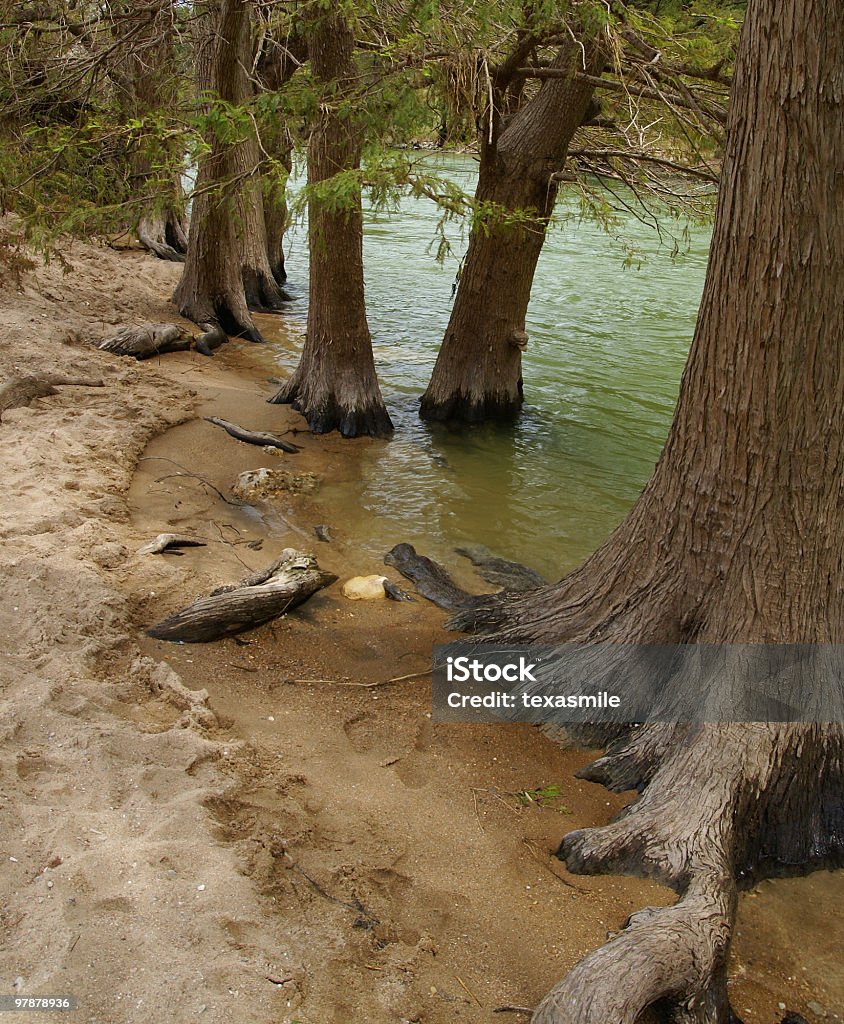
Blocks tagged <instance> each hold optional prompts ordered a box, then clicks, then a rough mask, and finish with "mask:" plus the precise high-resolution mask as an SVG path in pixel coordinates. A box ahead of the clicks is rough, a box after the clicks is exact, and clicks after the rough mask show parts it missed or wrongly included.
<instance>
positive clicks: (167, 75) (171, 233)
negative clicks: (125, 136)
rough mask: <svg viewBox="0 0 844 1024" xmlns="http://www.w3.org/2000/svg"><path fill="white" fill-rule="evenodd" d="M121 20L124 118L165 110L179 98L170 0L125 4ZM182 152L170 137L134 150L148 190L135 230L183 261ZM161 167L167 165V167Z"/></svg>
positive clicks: (136, 182) (164, 255) (119, 81)
mask: <svg viewBox="0 0 844 1024" xmlns="http://www.w3.org/2000/svg"><path fill="white" fill-rule="evenodd" d="M118 6H119V8H120V18H119V21H118V23H117V24H118V25H119V29H117V28H116V29H115V31H116V32H117V31H120V32H122V33H125V34H126V35H127V37H128V40H129V41H128V42H127V43H125V44H124V45H126V48H127V51H128V52H127V56H126V58H125V59H124V60H123V61H121V62H120V66H119V67H117V68H115V70H114V72H113V73H112V77H113V79H114V82H115V85H116V86H117V94H118V97H119V98H120V102H121V106H122V107H123V110H124V115H125V117H126V118H130V117H131V118H145V117H150V116H153V117H154V116H156V115H159V114H161V113H162V112H163V111H166V110H167V109H168V107H170V106H171V105H172V104H173V103H174V102H175V99H176V88H177V80H178V79H177V74H176V69H175V62H176V58H175V54H174V50H173V16H174V10H173V3H172V0H155V3H153V4H152V5H148V6H147V5H145V6H144V7H143V8H142V9H137V8H136V7H135V6H133V5H129V4H122V5H118ZM180 165H181V153H180V152H179V150H178V148H174V144H173V143H172V142H169V141H161V140H157V139H152V138H149V137H145V138H143V139H142V140H140V141H139V142H138V143H137V145H136V146H135V148H134V150H133V152H132V154H131V166H132V182H133V187H134V190H135V192H136V193H146V194H147V195H148V197H149V198H148V202H147V206H146V207H145V208H144V210H143V211H142V213H141V215H140V217H139V219H138V223H137V225H136V230H137V234H138V239H139V241H140V243H141V245H143V246H144V248H146V249H148V250H149V251H150V252H151V253H153V255H155V256H157V257H158V258H159V259H162V260H171V261H173V262H182V261H183V260H184V258H185V252H186V251H187V247H188V239H187V213H186V210H185V197H184V192H183V190H182V185H181V175H180V172H181V166H180ZM161 168H165V169H164V170H163V171H162V169H161Z"/></svg>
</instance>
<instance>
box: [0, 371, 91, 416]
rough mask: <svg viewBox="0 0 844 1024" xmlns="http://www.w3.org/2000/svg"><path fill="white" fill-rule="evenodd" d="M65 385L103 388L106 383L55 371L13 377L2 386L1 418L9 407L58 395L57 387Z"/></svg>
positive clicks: (13, 407)
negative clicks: (34, 375)
mask: <svg viewBox="0 0 844 1024" xmlns="http://www.w3.org/2000/svg"><path fill="white" fill-rule="evenodd" d="M64 386H73V387H85V388H101V387H103V386H104V385H103V382H102V381H101V380H88V379H84V378H77V377H62V376H61V375H59V374H54V373H50V374H46V375H45V376H42V377H13V378H12V379H11V380H9V381H7V382H6V383H5V384H3V385H2V386H0V420H2V419H3V413H4V412H6V411H7V410H8V409H16V408H19V407H21V406H25V405H29V403H30V402H32V401H33V400H34V399H36V398H46V397H47V396H48V395H57V394H58V391H57V390H56V388H57V387H64Z"/></svg>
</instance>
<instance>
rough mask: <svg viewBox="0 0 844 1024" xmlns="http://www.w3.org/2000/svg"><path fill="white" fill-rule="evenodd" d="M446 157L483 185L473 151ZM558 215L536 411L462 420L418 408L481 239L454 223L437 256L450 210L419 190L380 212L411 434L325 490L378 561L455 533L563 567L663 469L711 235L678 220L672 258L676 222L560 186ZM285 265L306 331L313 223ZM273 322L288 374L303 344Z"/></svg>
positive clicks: (383, 329) (534, 353)
mask: <svg viewBox="0 0 844 1024" xmlns="http://www.w3.org/2000/svg"><path fill="white" fill-rule="evenodd" d="M432 162H434V160H433V158H432ZM436 163H437V165H438V166H439V167H441V168H442V169H443V170H444V171H445V173H447V174H448V175H449V176H450V177H451V178H453V179H454V180H456V181H459V182H460V183H461V184H462V185H463V187H464V188H466V189H470V190H471V189H472V188H473V187H474V177H475V166H476V165H475V162H474V160H473V159H472V158H471V157H460V156H448V157H443V158H438V159H437V160H436ZM558 213H559V215H560V218H561V219H562V220H563V223H562V224H561V226H559V227H555V228H554V229H553V230H552V231H551V232H550V234H549V237H548V240H547V242H546V244H545V248H544V250H543V253H542V257H541V259H540V261H539V266H538V269H537V274H536V281H535V284H534V289H533V297H532V300H531V305H530V309H529V313H528V324H527V330H528V333H529V335H530V346H529V348H528V351H527V352H526V354H525V357H524V380H525V398H526V404H525V407H524V412H523V415H522V417H521V419H520V421H519V422H518V423H517V424H516V425H515V426H511V427H504V428H502V427H485V426H482V427H473V428H470V429H465V430H462V431H460V432H453V431H450V430H449V429H448V428H446V427H444V426H442V425H433V426H428V425H426V424H423V423H422V422H421V421H420V420H419V417H418V415H417V408H418V399H419V396H420V395H421V393H422V392H423V391H424V389H425V386H426V384H427V381H428V378H429V376H430V373H431V369H432V367H433V365H434V360H435V358H436V354H437V348H438V346H439V344H440V341H441V340H442V336H443V333H444V331H445V327H446V324H447V322H448V316H449V311H450V306H451V301H452V288H453V284H454V280H455V273H456V270H457V267H458V259H457V256H459V255H460V254H462V252H463V251H464V250H465V242H466V239H465V237H463V234H462V232H461V229H460V227H459V226H457V225H449V226H448V227H447V233H448V235H449V238H450V241H451V242H452V245H453V247H454V250H455V253H456V254H457V256H455V257H453V258H450V259H449V260H447V261H446V263H445V264H444V265H440V264H438V263H437V262H436V260H435V259H434V257H433V254H432V252H433V249H434V248H435V242H434V239H435V234H436V224H437V221H438V219H439V215H438V212H437V210H436V208H435V206H434V204H433V203H432V202H430V201H429V200H427V199H407V200H404V201H403V202H402V207H401V211H400V214H386V213H374V212H372V211H371V210H368V211H367V215H366V231H365V241H364V248H365V265H366V293H367V308H368V315H369V323H370V328H371V331H372V336H373V344H374V349H375V359H376V364H377V369H378V374H379V378H380V380H381V385H382V389H383V392H384V396H385V400H386V402H387V405H388V407H389V409H390V413H391V415H392V417H393V421H394V423H395V426H396V432H395V436H394V437H393V438H392V440H390V441H384V442H374V443H372V444H370V445H367V446H365V447H364V448H362V450H361V452H360V461H359V464H358V468H359V476H358V479H357V480H351V481H350V480H348V479H346V480H343V481H342V482H338V483H337V484H336V485H332V483H331V481H328V482H327V483H326V493H324V497H326V498H329V499H333V500H336V501H337V502H340V503H342V507H343V508H344V509H345V510H347V515H348V517H349V522H348V523H347V526H349V527H352V530H351V532H352V533H355V534H358V537H359V539H360V542H361V543H362V544H363V545H364V547H368V548H369V549H370V550H371V551H372V554H373V555H377V556H378V559H379V561H380V557H381V555H383V552H384V550H386V549H385V547H384V544H385V543H386V544H387V547H390V546H392V544H393V543H396V542H397V541H400V540H404V541H410V542H412V543H415V544H417V546H419V547H420V548H421V549H423V550H425V551H428V552H429V553H434V554H437V555H439V556H441V557H445V556H446V555H447V554H448V553H449V552H450V549H451V548H452V547H453V546H454V545H455V544H457V543H459V542H462V541H474V542H479V543H483V544H486V545H487V546H489V547H490V548H492V549H493V550H495V551H496V552H497V553H500V554H502V555H505V556H507V557H510V558H514V559H516V560H517V561H521V562H524V563H526V564H529V565H532V566H533V567H535V568H536V569H538V570H539V571H540V572H543V573H545V574H547V575H548V576H549V577H553V576H557V575H559V574H560V573H562V572H563V571H565V570H567V569H569V568H571V567H572V566H574V565H576V564H577V563H578V562H579V561H581V560H582V558H583V557H584V556H585V555H587V554H588V553H589V552H590V551H592V550H593V549H594V548H595V547H597V546H598V545H599V544H600V543H601V541H602V540H603V539H604V538H605V537H606V536H607V535H608V534H609V533H610V531H611V530H612V529H613V528H614V527H615V526H616V525H617V524H618V523H619V522H620V521H621V519H622V518H623V517H624V515H625V513H626V512H627V510H628V509H629V508H630V506H631V505H632V503H633V502H634V500H635V499H636V496H637V495H638V494H639V492H640V490H641V488H642V486H643V484H644V483H645V481H646V480H647V479H648V477H649V475H650V473H651V470H652V469H653V465H654V462H655V460H656V458H657V456H658V455H659V452H660V448H661V446H662V444H663V442H664V440H665V437H666V434H667V431H668V427H669V425H670V420H671V414H672V410H673V407H674V403H675V401H676V396H677V390H678V385H679V381H680V375H681V372H682V368H683V364H684V362H685V358H686V354H687V352H688V346H689V343H690V341H691V337H692V332H693V330H694V323H695V316H696V313H697V306H698V303H699V301H700V294H701V289H702V287H703V279H704V273H705V269H706V258H707V251H708V245H709V231H708V229H705V228H700V227H688V226H686V225H682V224H681V225H677V224H672V225H670V227H669V231H670V232H673V234H674V235H675V236H679V237H682V240H683V249H682V252H681V254H680V255H674V254H673V249H672V245H671V242H670V240H669V239H668V237H667V235H666V234H664V235H663V239H662V240H660V238H659V237H658V235H657V234H656V232H655V231H654V230H653V229H652V228H650V227H647V226H645V225H644V224H642V223H640V222H639V221H637V220H636V218H634V217H633V216H632V215H629V214H628V215H625V216H623V217H622V218H621V220H620V223H619V225H618V228H617V231H615V232H614V233H608V232H607V231H605V230H604V229H603V228H602V227H600V226H599V225H597V224H596V223H594V222H592V221H589V220H584V219H583V218H582V217H581V216H580V212H579V205H578V203H577V201H576V199H574V198H573V197H572V198H568V199H566V198H565V197H564V198H563V200H562V201H561V203H560V204H559V209H558ZM432 243H433V244H432ZM630 245H634V246H635V248H636V250H637V252H638V253H639V254H640V256H641V258H642V260H643V262H642V264H641V267H639V268H637V267H636V266H627V267H625V255H626V253H627V252H628V251H629V249H628V248H626V247H629V246H630ZM287 266H288V273H289V276H290V284H291V290H292V291H293V293H294V294H295V295H296V296H297V301H295V302H294V303H293V304H291V307H290V309H289V313H288V314H286V316H285V318H284V319H285V321H286V322H288V323H290V324H291V325H293V326H294V332H293V333H294V335H300V334H301V332H304V324H305V316H306V312H307V239H306V233H305V230H304V227H302V226H301V225H299V226H296V227H294V228H293V230H292V231H291V233H290V236H289V239H288V257H287ZM295 328H300V330H296V329H295ZM274 333H275V337H276V341H275V345H274V348H275V354H276V357H277V360H278V363H279V366H280V369H281V370H282V371H283V372H285V373H286V372H287V371H289V370H290V369H291V368H292V367H293V366H294V365H295V361H296V359H297V357H298V349H299V342H298V340H297V341H296V342H295V343H293V344H291V342H290V340H289V334H288V332H286V331H285V332H274ZM271 337H272V335H271ZM333 487H334V489H335V492H334V493H332V488H333ZM347 532H349V531H348V530H347ZM451 559H453V555H452V556H451Z"/></svg>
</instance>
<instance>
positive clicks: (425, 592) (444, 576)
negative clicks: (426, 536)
mask: <svg viewBox="0 0 844 1024" xmlns="http://www.w3.org/2000/svg"><path fill="white" fill-rule="evenodd" d="M384 562H385V564H386V565H391V566H393V568H395V569H398V571H399V572H400V573H401V574H402V576H404V577H406V578H407V579H409V580H411V582H413V583H415V584H416V589H417V590H418V591H419V593H420V594H421V595H422V596H423V597H427V598H428V600H429V601H432V602H433V603H434V604H435V605H438V606H439V607H440V608H445V609H446V611H450V612H454V611H459V610H463V609H466V608H469V607H473V606H474V605H475V604H477V603H478V602H479V601H480V600H481V598H478V597H475V596H473V595H472V594H469V593H467V592H466V591H465V590H461V588H460V587H458V586H457V584H456V583H455V582H454V580H453V579H452V578H451V577H450V576H449V575H448V573H447V572H446V571H445V569H443V567H442V566H441V565H438V564H437V563H436V562H434V561H432V560H431V559H430V558H426V557H425V555H418V554H417V553H416V549H415V548H414V547H413V545H412V544H396V546H395V547H394V548H393V549H392V550H390V551H388V552H387V554H386V555H384Z"/></svg>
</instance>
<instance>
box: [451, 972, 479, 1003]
mask: <svg viewBox="0 0 844 1024" xmlns="http://www.w3.org/2000/svg"><path fill="white" fill-rule="evenodd" d="M454 977H455V978H456V979H457V981H458V983H459V984H460V987H461V988H462V989H463V991H464V992H466V993H467V994H468V995H469V996H471V997H472V999H474V1000H475V1002H476V1003H477V1004H478V1006H480V1008H481V1009H483V1006H484V1004H483V1003H482V1002H481V1001H480V999H478V997H477V996H476V995H475V993H474V992H473V991H472V990H471V989H470V988H469V986H468V985H467V984H466V982H465V981H464V980H463V979H462V978H461V977H460V975H459V974H455V975H454Z"/></svg>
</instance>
